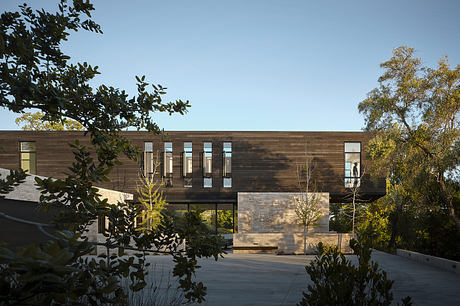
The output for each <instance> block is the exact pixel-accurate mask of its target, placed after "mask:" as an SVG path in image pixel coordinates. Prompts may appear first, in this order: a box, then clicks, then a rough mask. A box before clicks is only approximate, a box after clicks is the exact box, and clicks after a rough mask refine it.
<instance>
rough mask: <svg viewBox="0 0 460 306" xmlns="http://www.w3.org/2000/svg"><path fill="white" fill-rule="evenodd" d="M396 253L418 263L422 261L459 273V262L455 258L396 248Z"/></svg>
mask: <svg viewBox="0 0 460 306" xmlns="http://www.w3.org/2000/svg"><path fill="white" fill-rule="evenodd" d="M396 254H397V255H398V256H401V257H405V258H408V259H411V260H414V261H418V262H420V263H424V264H427V265H430V266H434V267H438V268H440V269H443V270H446V271H451V272H454V273H457V274H460V262H458V261H455V260H449V259H445V258H441V257H436V256H431V255H425V254H422V253H417V252H413V251H408V250H403V249H396Z"/></svg>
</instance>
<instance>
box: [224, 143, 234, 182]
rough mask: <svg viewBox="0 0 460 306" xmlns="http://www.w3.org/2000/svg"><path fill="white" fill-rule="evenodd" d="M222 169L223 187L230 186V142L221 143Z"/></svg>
mask: <svg viewBox="0 0 460 306" xmlns="http://www.w3.org/2000/svg"><path fill="white" fill-rule="evenodd" d="M222 163H223V169H222V176H223V177H224V188H231V187H232V143H231V142H224V145H223V161H222Z"/></svg>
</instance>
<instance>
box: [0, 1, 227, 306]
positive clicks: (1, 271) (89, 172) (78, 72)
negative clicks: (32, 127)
mask: <svg viewBox="0 0 460 306" xmlns="http://www.w3.org/2000/svg"><path fill="white" fill-rule="evenodd" d="M93 10H94V8H93V6H92V4H91V3H90V2H89V1H83V0H74V1H72V2H71V3H67V1H65V0H61V1H60V2H59V6H58V10H57V12H56V13H54V14H52V13H49V12H46V11H44V10H40V11H33V10H32V9H31V8H30V7H28V6H27V5H26V4H24V5H21V6H20V12H4V13H3V14H2V15H1V20H0V35H1V42H0V107H4V108H7V109H9V110H11V111H13V112H16V113H24V112H25V111H26V110H27V111H28V110H29V109H34V110H38V111H41V112H42V113H43V117H42V118H41V120H43V121H46V122H53V123H59V122H60V123H63V122H65V120H69V119H70V120H76V121H78V122H80V123H81V124H82V125H83V126H84V128H85V130H86V135H88V136H89V144H87V145H81V144H80V143H79V142H78V141H76V142H75V143H74V144H71V147H72V150H73V154H74V157H75V161H74V162H73V163H72V165H71V167H69V173H68V175H67V177H66V178H65V179H58V180H53V179H41V178H36V185H37V186H38V189H39V190H40V191H41V196H40V204H41V207H42V208H44V209H51V208H53V209H57V210H59V211H60V214H59V216H58V217H57V219H56V220H55V225H56V227H57V228H58V229H62V230H63V231H60V232H58V235H59V237H57V238H56V240H54V241H50V242H48V243H45V244H44V245H40V246H37V245H33V246H30V247H27V248H24V249H22V250H19V251H18V252H17V253H14V252H12V251H11V250H9V249H8V248H6V247H3V248H1V249H0V284H1V286H0V292H1V293H0V298H1V303H2V304H41V305H52V304H85V305H86V304H92V305H100V304H103V303H114V304H126V302H127V301H126V297H127V294H126V292H124V291H123V288H122V286H121V284H120V281H121V279H122V278H125V279H126V278H128V279H129V281H130V284H129V288H130V290H132V291H138V290H141V289H142V288H144V287H145V286H146V282H145V275H146V274H147V273H148V269H147V267H148V263H147V262H146V260H145V254H146V250H150V249H151V248H154V249H155V250H164V252H166V253H169V254H171V255H172V256H174V260H175V262H176V266H175V268H174V275H175V276H177V277H178V278H179V286H180V288H182V290H183V291H184V292H185V295H186V298H187V299H188V301H197V302H202V301H203V300H204V296H205V294H206V288H205V287H204V286H203V284H202V283H197V282H195V281H194V280H193V276H194V273H195V271H196V269H197V268H198V267H199V266H198V265H197V258H200V257H210V256H212V257H214V258H215V259H217V258H218V256H219V254H220V253H221V244H220V241H219V238H216V237H213V236H210V235H208V234H207V233H206V232H203V231H201V230H200V229H201V228H202V226H203V225H202V222H201V221H202V220H201V219H200V218H199V214H198V215H197V214H196V213H190V214H187V215H186V216H185V218H184V220H183V221H182V222H174V221H173V220H172V218H171V217H167V216H163V218H160V219H161V222H160V224H158V226H157V231H139V230H137V228H136V222H135V221H136V217H137V216H138V214H139V213H140V211H139V207H140V206H139V205H135V204H133V203H118V204H109V203H108V202H107V200H105V199H101V196H100V194H99V193H98V189H97V188H96V187H95V184H99V183H101V182H105V181H108V180H109V179H108V176H109V174H110V172H111V170H112V169H113V167H114V166H116V165H120V164H121V162H120V155H122V154H124V155H125V156H126V157H128V158H129V159H132V160H136V159H137V156H138V154H139V149H138V148H136V147H135V146H133V145H132V144H131V143H130V142H129V141H128V140H127V139H125V138H123V137H122V136H121V135H120V134H119V132H120V131H122V130H123V129H125V128H128V127H136V128H138V129H141V128H146V129H147V130H149V131H155V132H157V131H159V127H158V126H157V125H156V123H155V122H154V121H153V119H152V116H153V115H152V114H153V113H154V112H167V113H169V114H173V113H179V114H184V113H186V112H187V108H188V107H189V106H190V105H189V103H188V101H187V102H183V101H181V100H177V101H175V102H169V103H164V102H163V100H162V95H164V94H165V93H166V91H165V90H166V88H164V87H162V86H161V85H152V88H151V91H148V90H147V87H148V85H149V84H148V83H147V82H146V81H145V77H141V78H139V77H136V81H137V89H138V92H137V96H135V97H133V98H128V95H127V94H126V92H125V91H123V90H120V89H118V88H114V87H111V86H106V85H101V86H99V87H97V88H96V89H93V88H92V87H91V86H90V85H89V83H90V81H91V82H93V79H94V78H95V76H96V75H97V74H99V72H98V68H97V66H95V67H92V66H90V65H88V64H87V63H83V64H80V63H78V64H69V63H68V60H69V59H70V57H69V56H68V55H66V54H64V53H62V51H61V49H60V45H61V43H62V41H64V40H67V38H68V36H69V32H70V31H77V30H79V29H84V30H88V31H93V32H97V33H102V31H101V29H100V27H99V25H97V24H96V23H95V22H94V21H92V20H91V14H90V13H91V11H93ZM24 177H25V174H24V173H23V172H14V173H12V174H11V175H10V176H9V177H7V179H6V180H0V184H1V185H0V188H1V191H2V193H4V192H8V191H10V190H11V186H14V185H15V184H18V183H20V182H21V181H22V180H23V179H24ZM98 216H105V217H107V218H108V219H109V221H110V222H109V224H110V225H109V228H108V229H107V231H106V233H105V234H104V235H105V237H106V242H105V243H104V245H105V246H106V247H107V248H108V249H109V248H114V247H118V248H120V249H123V248H129V249H133V248H134V249H137V250H138V251H139V253H138V254H136V255H135V256H127V257H120V256H117V255H110V257H109V258H105V259H94V258H93V259H89V258H87V257H84V256H85V255H87V254H88V253H89V252H90V251H91V249H92V243H90V242H88V241H87V238H86V237H85V232H86V231H87V226H88V225H90V224H92V223H93V222H94V220H95V219H96V218H97V217H98ZM184 242H186V248H185V249H183V247H182V246H183V245H184ZM119 255H122V252H120V254H119Z"/></svg>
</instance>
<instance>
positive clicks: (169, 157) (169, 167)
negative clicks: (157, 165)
mask: <svg viewBox="0 0 460 306" xmlns="http://www.w3.org/2000/svg"><path fill="white" fill-rule="evenodd" d="M172 176H173V147H172V142H165V143H164V152H163V181H164V183H165V187H172V186H173V182H172Z"/></svg>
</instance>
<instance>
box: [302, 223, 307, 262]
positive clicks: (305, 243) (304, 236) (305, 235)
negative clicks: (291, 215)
mask: <svg viewBox="0 0 460 306" xmlns="http://www.w3.org/2000/svg"><path fill="white" fill-rule="evenodd" d="M303 255H307V226H306V225H304V226H303Z"/></svg>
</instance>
